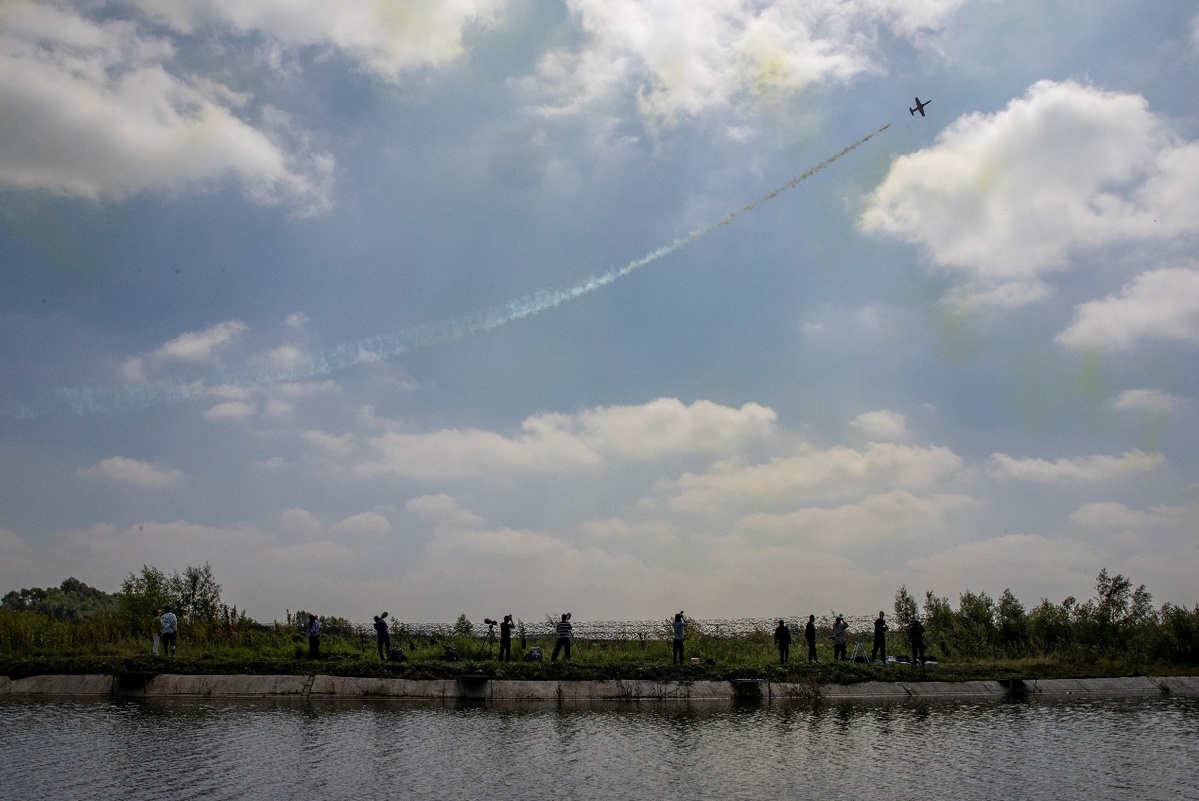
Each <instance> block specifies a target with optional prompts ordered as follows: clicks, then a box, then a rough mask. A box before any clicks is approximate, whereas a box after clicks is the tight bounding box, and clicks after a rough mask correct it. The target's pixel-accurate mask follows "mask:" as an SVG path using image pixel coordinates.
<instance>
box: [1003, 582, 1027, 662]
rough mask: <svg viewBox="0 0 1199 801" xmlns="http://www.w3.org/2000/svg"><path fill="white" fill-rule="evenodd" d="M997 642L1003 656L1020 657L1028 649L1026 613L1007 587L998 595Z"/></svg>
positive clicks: (1022, 605)
mask: <svg viewBox="0 0 1199 801" xmlns="http://www.w3.org/2000/svg"><path fill="white" fill-rule="evenodd" d="M997 618H998V619H997V627H998V629H999V631H998V634H999V644H1000V646H1001V647H1002V648H1003V652H1004V655H1005V656H1010V657H1020V656H1024V655H1025V653H1026V652H1027V651H1028V614H1027V613H1026V612H1025V611H1024V604H1022V603H1020V601H1018V600H1016V596H1014V595H1012V591H1011V589H1009V588H1004V590H1003V595H1001V596H999V608H998V610H997Z"/></svg>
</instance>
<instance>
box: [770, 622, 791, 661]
mask: <svg viewBox="0 0 1199 801" xmlns="http://www.w3.org/2000/svg"><path fill="white" fill-rule="evenodd" d="M774 644H775V645H777V646H778V647H779V663H780V664H786V662H787V661H788V660H789V659H791V629H789V628H787V624H786V623H784V622H783V621H781V620H780V621H779V625H778V628H776V629H775V630H774Z"/></svg>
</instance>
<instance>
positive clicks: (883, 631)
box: [870, 612, 887, 662]
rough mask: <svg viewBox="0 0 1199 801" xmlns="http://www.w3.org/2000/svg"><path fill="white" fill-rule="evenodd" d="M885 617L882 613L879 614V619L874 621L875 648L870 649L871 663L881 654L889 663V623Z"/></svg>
mask: <svg viewBox="0 0 1199 801" xmlns="http://www.w3.org/2000/svg"><path fill="white" fill-rule="evenodd" d="M885 617H886V616H885V615H884V614H883V613H882V612H879V613H878V617H877V618H875V620H874V647H873V648H871V649H870V661H871V662H873V661H874V660H875V658H876V657H877V656H878V655H880V654H881V655H882V657H883V661H884V662H886V661H887V621H886V619H885Z"/></svg>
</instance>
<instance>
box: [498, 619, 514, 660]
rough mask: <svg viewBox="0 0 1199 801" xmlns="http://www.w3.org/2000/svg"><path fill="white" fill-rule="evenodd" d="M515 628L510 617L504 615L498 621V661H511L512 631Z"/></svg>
mask: <svg viewBox="0 0 1199 801" xmlns="http://www.w3.org/2000/svg"><path fill="white" fill-rule="evenodd" d="M514 628H516V624H515V623H513V622H512V615H504V619H503V620H501V621H500V661H501V662H511V661H512V629H514Z"/></svg>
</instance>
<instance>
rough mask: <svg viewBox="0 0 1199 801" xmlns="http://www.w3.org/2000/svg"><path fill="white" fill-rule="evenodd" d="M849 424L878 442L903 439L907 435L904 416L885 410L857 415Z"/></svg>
mask: <svg viewBox="0 0 1199 801" xmlns="http://www.w3.org/2000/svg"><path fill="white" fill-rule="evenodd" d="M849 424H850V425H851V426H853V427H854V428H856V429H857V430H858V431H861V432H862V433H863V434H865V435H866V436H868V437H873V438H875V439H880V440H896V439H904V438H905V437H907V435H908V425H907V421H906V420H905V419H904V416H903V415H902V414H900V413H899V412H892V411H889V410H887V409H880V410H879V411H876V412H866V413H864V414H859V415H858V416H857V417H855V418H854V419H853V420H851V421H850V422H849Z"/></svg>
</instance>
